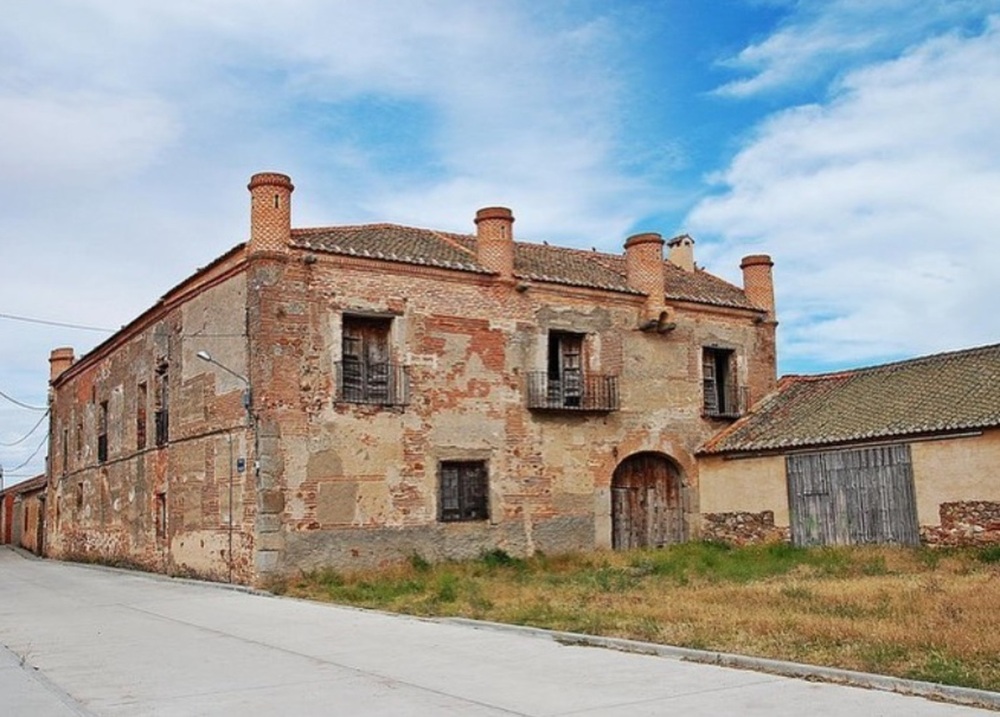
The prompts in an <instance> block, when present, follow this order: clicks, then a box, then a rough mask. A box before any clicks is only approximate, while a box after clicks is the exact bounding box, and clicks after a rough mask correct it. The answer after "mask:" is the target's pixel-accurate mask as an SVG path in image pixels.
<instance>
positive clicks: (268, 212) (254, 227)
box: [247, 172, 295, 254]
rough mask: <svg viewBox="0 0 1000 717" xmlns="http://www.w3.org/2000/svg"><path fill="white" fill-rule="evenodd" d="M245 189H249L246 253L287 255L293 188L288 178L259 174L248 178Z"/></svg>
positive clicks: (272, 174)
mask: <svg viewBox="0 0 1000 717" xmlns="http://www.w3.org/2000/svg"><path fill="white" fill-rule="evenodd" d="M247 189H249V190H250V243H249V245H248V248H249V252H250V253H251V254H254V253H257V252H278V253H281V254H286V253H288V245H289V244H290V243H291V241H292V191H293V190H294V189H295V187H294V186H293V185H292V180H291V178H290V177H289V176H288V175H285V174H278V173H277V172H261V173H259V174H255V175H253V177H251V178H250V184H248V185H247Z"/></svg>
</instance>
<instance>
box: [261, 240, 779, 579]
mask: <svg viewBox="0 0 1000 717" xmlns="http://www.w3.org/2000/svg"><path fill="white" fill-rule="evenodd" d="M249 305H250V326H251V337H252V341H254V342H257V343H255V345H254V350H253V351H252V355H253V357H254V358H253V360H254V364H253V366H252V367H251V373H252V374H253V376H254V380H255V386H260V388H259V393H258V398H259V400H260V410H261V411H262V449H261V465H262V475H261V486H262V489H263V490H262V502H261V504H260V514H259V516H258V529H259V530H260V531H261V534H260V535H259V538H258V540H259V542H258V548H259V551H258V557H257V568H258V570H259V572H260V574H261V575H264V574H267V573H270V572H287V571H293V570H296V569H302V568H311V567H315V566H318V565H331V564H332V565H335V566H338V567H347V568H349V567H367V566H371V565H377V564H380V563H384V562H394V561H398V560H400V559H402V558H405V557H406V556H407V555H410V554H412V553H414V552H416V553H420V554H421V555H423V556H424V557H426V558H430V559H443V558H461V557H469V556H474V555H477V554H479V553H480V552H481V551H483V550H487V549H492V548H501V549H504V550H508V551H510V552H512V553H518V554H525V553H530V552H532V551H535V550H542V551H545V552H560V551H566V550H576V549H589V548H593V547H594V546H610V535H611V525H610V481H611V476H612V473H613V472H614V468H615V466H617V465H618V463H619V462H620V461H621V460H624V459H625V458H626V457H628V456H629V455H631V454H633V453H636V452H641V451H654V452H659V453H664V454H666V455H669V456H670V457H671V458H673V459H674V460H675V461H676V462H677V463H678V464H679V465H680V466H681V468H682V471H683V473H684V476H685V481H686V484H687V486H688V488H687V495H688V497H687V510H688V513H689V514H690V516H691V517H692V518H693V517H694V516H696V515H697V514H698V510H699V509H698V505H697V467H696V464H695V461H694V458H693V451H694V450H695V449H696V447H697V446H698V445H699V444H700V443H701V442H702V441H703V440H705V439H706V438H707V437H708V436H709V435H710V434H711V433H712V432H714V431H715V430H717V428H719V427H720V426H721V425H724V424H720V423H719V422H710V421H706V420H704V419H703V418H702V415H701V414H702V395H703V394H702V386H701V375H700V362H701V347H702V346H703V345H708V344H709V343H711V342H715V341H722V342H724V343H725V344H726V345H727V346H731V347H733V348H736V349H737V350H738V352H748V353H747V355H744V356H742V360H743V361H744V363H743V364H742V368H741V371H742V372H743V374H744V375H742V376H741V379H740V380H741V382H742V381H746V380H748V372H749V369H748V364H747V363H746V362H747V361H749V362H750V363H752V362H754V361H757V360H759V354H760V350H759V348H758V347H757V344H758V343H761V339H760V338H759V337H760V334H761V331H760V327H759V326H758V325H757V324H755V323H754V322H753V317H754V315H753V314H752V313H751V312H746V311H743V312H740V311H736V310H732V311H729V310H706V309H705V308H704V307H701V306H697V305H693V304H688V305H683V306H677V307H674V308H675V311H674V314H675V316H676V322H677V326H678V328H677V329H676V331H675V332H673V333H672V334H657V333H655V332H654V333H643V332H641V331H639V330H638V323H639V319H640V315H641V311H642V307H643V298H642V297H638V296H634V295H628V294H612V293H610V292H601V291H593V290H585V289H575V288H570V287H548V286H545V285H541V284H534V285H532V286H530V287H528V288H527V290H522V291H516V290H515V287H514V286H513V285H512V284H510V283H508V282H503V281H500V280H497V279H496V278H494V277H491V276H482V275H476V274H470V273H464V272H462V273H460V272H449V271H441V270H437V269H433V268H428V267H415V266H412V265H403V264H398V265H396V264H390V263H388V262H374V261H368V260H364V259H359V258H351V257H339V256H330V255H323V254H315V255H308V257H307V255H305V254H303V253H298V252H295V253H293V254H292V255H290V256H277V255H271V256H263V257H260V258H259V259H258V260H257V261H255V262H254V263H253V265H252V268H251V272H250V296H249ZM345 313H346V314H356V315H379V316H386V317H392V334H391V345H392V360H393V361H396V362H398V363H400V364H403V365H405V366H407V367H408V369H407V370H408V371H409V379H410V398H409V403H408V405H406V406H405V407H383V406H364V405H358V404H350V403H342V402H338V401H336V400H334V395H335V389H336V386H335V375H336V374H335V363H336V361H338V360H339V359H340V350H341V335H340V326H341V322H342V317H343V315H344V314H345ZM549 330H561V331H573V332H578V333H583V334H587V340H586V346H585V353H586V356H585V362H586V366H587V368H588V370H590V371H594V372H599V373H606V374H614V375H619V376H620V390H621V408H620V410H618V411H612V412H608V413H573V412H553V413H548V412H541V411H532V410H529V409H528V408H527V405H526V395H525V380H526V378H525V377H526V374H527V373H528V372H531V371H541V370H544V369H545V367H546V363H545V361H546V358H545V357H546V354H547V350H548V346H547V335H548V332H549ZM763 343H766V340H765V341H764V342H763ZM770 370H771V372H772V374H773V364H772V365H771V366H770ZM772 381H773V378H772ZM264 434H266V437H264ZM442 460H484V461H487V464H488V470H489V477H490V511H489V513H490V516H489V520H487V521H481V522H474V523H441V522H439V521H438V519H437V517H438V505H437V500H438V497H437V485H438V472H437V471H438V464H439V462H440V461H442ZM267 495H270V496H272V497H271V499H269V500H267V505H266V506H264V504H263V500H264V498H265V497H266V496H267Z"/></svg>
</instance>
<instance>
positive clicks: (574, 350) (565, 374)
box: [548, 331, 583, 407]
mask: <svg viewBox="0 0 1000 717" xmlns="http://www.w3.org/2000/svg"><path fill="white" fill-rule="evenodd" d="M548 387H549V389H548V390H549V399H550V403H552V402H555V403H558V404H560V405H563V406H567V407H576V406H579V405H580V399H581V396H582V395H583V334H574V333H569V332H565V331H550V332H549V354H548Z"/></svg>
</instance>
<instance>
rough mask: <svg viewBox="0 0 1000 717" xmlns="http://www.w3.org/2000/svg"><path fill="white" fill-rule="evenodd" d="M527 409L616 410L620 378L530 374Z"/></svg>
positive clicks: (574, 374)
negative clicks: (555, 376)
mask: <svg viewBox="0 0 1000 717" xmlns="http://www.w3.org/2000/svg"><path fill="white" fill-rule="evenodd" d="M527 380H528V408H530V409H532V410H539V411H587V412H609V411H617V410H618V407H619V400H618V377H617V376H607V375H603V374H593V373H591V374H580V373H570V372H564V373H563V374H562V375H561V376H559V377H557V378H552V377H550V376H549V374H548V372H547V371H533V372H531V373H528V374H527Z"/></svg>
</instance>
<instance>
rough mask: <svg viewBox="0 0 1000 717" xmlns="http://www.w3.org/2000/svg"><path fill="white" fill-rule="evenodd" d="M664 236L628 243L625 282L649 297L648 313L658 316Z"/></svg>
mask: <svg viewBox="0 0 1000 717" xmlns="http://www.w3.org/2000/svg"><path fill="white" fill-rule="evenodd" d="M663 243H664V242H663V237H662V236H660V235H659V234H657V233H656V232H647V233H644V234H634V235H632V236H630V237H629V238H628V239H626V240H625V282H626V283H627V284H628V285H629V286H630V287H632V288H633V289H635V290H636V291H641V292H642V293H643V294H645V295H646V313H647V315H648V316H657V315H659V313H660V310H661V308H662V306H663V301H664V293H665V291H666V290H665V287H664V285H663V279H664V272H663Z"/></svg>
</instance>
